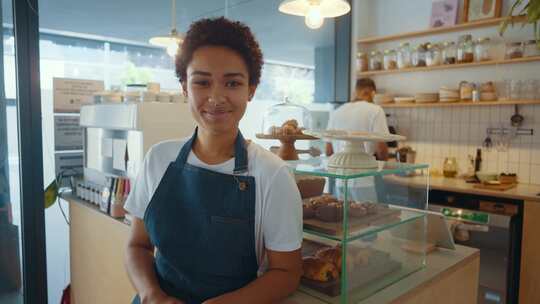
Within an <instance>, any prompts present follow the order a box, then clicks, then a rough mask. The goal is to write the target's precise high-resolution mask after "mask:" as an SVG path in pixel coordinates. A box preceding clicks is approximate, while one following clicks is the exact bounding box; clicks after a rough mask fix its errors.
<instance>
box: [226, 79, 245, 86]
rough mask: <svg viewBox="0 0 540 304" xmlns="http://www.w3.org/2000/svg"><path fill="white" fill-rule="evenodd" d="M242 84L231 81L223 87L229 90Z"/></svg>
mask: <svg viewBox="0 0 540 304" xmlns="http://www.w3.org/2000/svg"><path fill="white" fill-rule="evenodd" d="M241 85H242V83H241V82H240V81H236V80H231V81H227V83H226V84H225V86H227V87H229V88H235V87H238V86H241Z"/></svg>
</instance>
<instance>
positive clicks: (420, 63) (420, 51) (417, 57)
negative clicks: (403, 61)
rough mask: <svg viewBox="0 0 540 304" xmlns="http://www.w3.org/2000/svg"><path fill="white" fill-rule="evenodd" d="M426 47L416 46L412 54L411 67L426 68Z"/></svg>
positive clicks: (422, 45)
mask: <svg viewBox="0 0 540 304" xmlns="http://www.w3.org/2000/svg"><path fill="white" fill-rule="evenodd" d="M426 51H427V50H426V46H425V45H424V44H420V45H418V46H417V47H416V48H415V49H414V51H413V53H412V65H413V66H414V67H425V66H426Z"/></svg>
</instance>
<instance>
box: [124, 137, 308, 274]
mask: <svg viewBox="0 0 540 304" xmlns="http://www.w3.org/2000/svg"><path fill="white" fill-rule="evenodd" d="M187 140H188V139H187V138H186V139H183V140H173V141H164V142H161V143H158V144H156V145H154V146H153V147H152V148H150V150H149V151H148V153H147V154H146V157H145V159H144V164H143V166H142V168H141V169H140V172H139V173H138V176H137V179H136V181H135V185H134V187H133V189H132V191H131V193H130V195H129V197H128V198H127V200H126V203H125V206H124V208H125V209H126V210H127V211H128V212H129V213H131V214H132V215H133V216H135V217H138V218H140V219H143V217H144V213H145V211H146V208H147V207H148V204H149V203H150V199H151V198H152V196H153V194H154V191H155V190H156V188H157V186H158V185H159V183H160V181H161V178H162V177H163V175H164V174H165V170H166V169H167V167H168V166H169V164H170V163H171V162H174V161H175V159H176V157H177V156H178V153H179V151H180V149H181V147H182V146H183V145H184V143H185V142H186V141H187ZM247 152H248V172H247V173H246V174H245V175H250V176H253V177H254V178H255V188H256V189H255V246H256V253H257V261H258V262H259V266H260V265H262V264H263V261H264V257H265V254H264V253H265V252H264V249H265V248H266V249H269V250H272V251H281V252H287V251H294V250H297V249H299V248H300V247H301V244H302V201H301V198H300V192H299V191H298V187H297V186H296V183H295V181H294V178H293V176H292V174H291V172H290V171H289V169H288V168H287V165H286V164H285V163H284V162H283V161H282V160H281V159H280V158H278V157H277V156H275V155H274V154H272V153H271V152H269V151H267V150H265V149H263V148H262V147H261V146H259V145H257V144H255V143H253V142H251V143H250V144H249V145H248V147H247ZM187 162H188V163H189V164H190V165H193V166H197V167H202V168H205V169H209V170H212V171H216V172H220V173H224V174H232V173H233V170H234V158H232V159H230V160H228V161H226V162H224V163H221V164H217V165H208V164H206V163H203V162H202V161H201V160H199V159H198V158H197V156H196V155H195V153H193V151H191V152H190V154H189V156H188V160H187Z"/></svg>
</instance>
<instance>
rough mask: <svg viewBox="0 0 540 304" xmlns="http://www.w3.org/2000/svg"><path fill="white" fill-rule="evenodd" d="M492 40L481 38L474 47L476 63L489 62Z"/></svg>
mask: <svg viewBox="0 0 540 304" xmlns="http://www.w3.org/2000/svg"><path fill="white" fill-rule="evenodd" d="M490 50H491V40H490V39H489V38H487V37H486V38H479V39H478V40H477V41H476V44H475V45H474V59H475V60H476V61H487V60H490V59H491V55H490Z"/></svg>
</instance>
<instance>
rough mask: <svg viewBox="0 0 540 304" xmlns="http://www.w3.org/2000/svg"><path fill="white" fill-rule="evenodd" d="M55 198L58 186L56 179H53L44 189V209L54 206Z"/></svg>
mask: <svg viewBox="0 0 540 304" xmlns="http://www.w3.org/2000/svg"><path fill="white" fill-rule="evenodd" d="M57 198H58V184H57V183H56V179H55V180H53V181H52V182H51V183H50V184H49V185H48V186H47V188H46V189H45V193H44V201H45V209H47V208H49V207H50V206H52V205H54V203H55V202H56V199H57Z"/></svg>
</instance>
